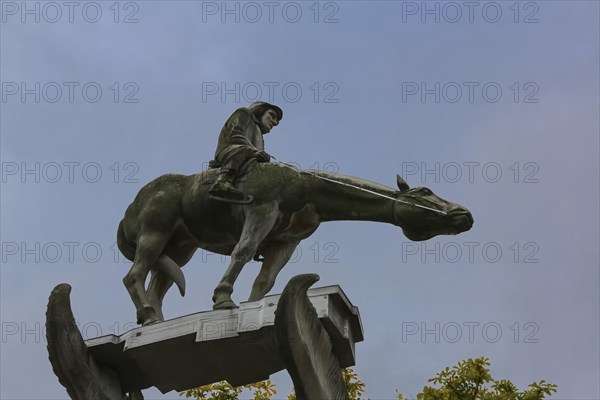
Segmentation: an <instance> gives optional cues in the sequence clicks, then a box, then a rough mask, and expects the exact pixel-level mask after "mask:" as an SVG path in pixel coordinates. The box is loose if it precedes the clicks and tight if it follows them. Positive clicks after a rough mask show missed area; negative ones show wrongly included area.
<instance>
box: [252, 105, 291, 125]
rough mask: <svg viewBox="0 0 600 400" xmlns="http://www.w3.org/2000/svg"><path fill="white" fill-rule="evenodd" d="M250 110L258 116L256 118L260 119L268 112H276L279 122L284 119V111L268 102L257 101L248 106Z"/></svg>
mask: <svg viewBox="0 0 600 400" xmlns="http://www.w3.org/2000/svg"><path fill="white" fill-rule="evenodd" d="M248 109H249V110H250V111H251V112H252V113H253V114H254V115H255V116H256V118H260V117H261V116H262V115H263V114H264V113H265V112H266V111H267V110H273V111H275V113H276V114H277V121H281V119H282V118H283V110H282V109H281V108H279V107H277V106H276V105H274V104H271V103H267V102H266V101H255V102H254V103H252V104H250V105H249V106H248Z"/></svg>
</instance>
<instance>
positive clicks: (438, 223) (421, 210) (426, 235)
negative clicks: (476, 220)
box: [394, 175, 473, 241]
mask: <svg viewBox="0 0 600 400" xmlns="http://www.w3.org/2000/svg"><path fill="white" fill-rule="evenodd" d="M397 183H398V188H399V189H400V192H399V193H398V195H397V202H396V204H395V205H394V218H395V220H396V225H398V226H400V227H401V228H402V230H403V232H404V235H405V236H406V237H407V238H409V239H410V240H414V241H420V240H427V239H431V238H432V237H434V236H437V235H456V234H458V233H461V232H465V231H468V230H469V229H471V227H472V226H473V217H472V216H471V213H470V212H469V210H467V209H466V208H465V207H463V206H460V205H458V204H455V203H452V202H450V201H447V200H444V199H442V198H441V197H438V196H436V195H435V194H434V193H433V192H432V191H431V190H429V189H428V188H424V187H418V188H413V189H410V188H409V186H408V184H407V183H406V182H405V181H404V179H402V177H400V175H398V176H397Z"/></svg>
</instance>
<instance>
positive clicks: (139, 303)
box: [123, 231, 169, 325]
mask: <svg viewBox="0 0 600 400" xmlns="http://www.w3.org/2000/svg"><path fill="white" fill-rule="evenodd" d="M142 232H143V231H142ZM168 235H169V234H168V233H157V232H152V233H142V234H140V236H139V237H138V243H137V250H136V253H135V261H134V262H133V266H132V267H131V269H130V270H129V272H128V273H127V275H125V277H124V278H123V283H124V284H125V287H126V288H127V291H128V292H129V295H130V296H131V300H132V301H133V304H134V305H135V308H136V312H137V322H138V324H142V325H147V324H150V323H153V322H157V321H159V318H158V316H157V315H156V312H155V310H154V307H153V306H152V305H151V304H150V302H149V300H148V296H147V295H146V290H145V289H144V284H145V282H146V277H147V276H148V273H149V272H150V269H151V268H152V265H153V264H154V263H155V262H156V260H158V257H159V256H160V255H161V253H162V251H163V248H164V246H165V243H166V242H167V240H168Z"/></svg>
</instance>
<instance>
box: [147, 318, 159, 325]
mask: <svg viewBox="0 0 600 400" xmlns="http://www.w3.org/2000/svg"><path fill="white" fill-rule="evenodd" d="M160 322H162V321H161V320H160V319H158V318H151V319H149V320H147V321H144V322H142V326H148V325H154V324H158V323H160Z"/></svg>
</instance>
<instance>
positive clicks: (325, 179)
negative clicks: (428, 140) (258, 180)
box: [271, 155, 448, 215]
mask: <svg viewBox="0 0 600 400" xmlns="http://www.w3.org/2000/svg"><path fill="white" fill-rule="evenodd" d="M271 158H273V159H275V160H277V159H276V158H275V157H274V156H273V155H271ZM277 163H278V164H281V165H285V166H286V167H290V168H292V169H294V170H296V171H298V172H300V173H301V174H302V173H304V174H307V175H311V176H314V177H315V178H318V179H321V180H324V181H327V182H332V183H336V184H338V185H342V186H346V187H350V188H353V189H356V190H359V191H361V192H366V193H370V194H374V195H375V196H379V197H383V198H384V199H389V200H393V201H396V202H398V203H402V204H407V205H409V206H413V207H417V208H422V209H424V210H428V211H433V212H436V213H438V214H442V215H448V213H447V212H444V211H441V210H436V209H435V208H431V207H427V206H423V205H421V204H415V203H411V202H408V201H405V200H400V199H396V198H395V197H391V196H387V195H385V194H382V193H378V192H375V191H373V190H369V189H365V188H362V187H360V186H356V185H352V184H350V183H346V182H341V181H338V180H335V179H331V178H326V177H324V176H321V175H318V174H315V173H314V172H311V171H308V170H305V169H300V168H298V167H296V166H295V165H291V164H287V163H284V162H282V161H279V160H277Z"/></svg>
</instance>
